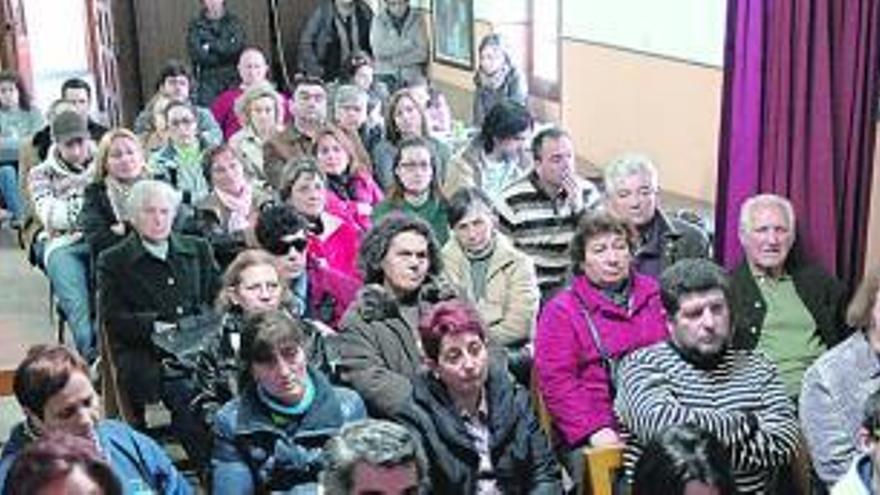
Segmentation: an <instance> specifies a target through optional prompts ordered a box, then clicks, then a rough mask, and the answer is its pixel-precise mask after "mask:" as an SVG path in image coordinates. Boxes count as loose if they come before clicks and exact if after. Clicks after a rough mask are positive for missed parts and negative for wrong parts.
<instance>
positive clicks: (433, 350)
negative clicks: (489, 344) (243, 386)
mask: <svg viewBox="0 0 880 495" xmlns="http://www.w3.org/2000/svg"><path fill="white" fill-rule="evenodd" d="M463 333H472V334H476V335H477V336H478V337H480V340H482V341H483V342H485V341H486V327H485V325H484V324H483V321H482V320H481V319H480V315H479V313H477V309H476V308H475V307H474V305H473V303H471V302H470V301H468V300H466V299H448V300H445V301H441V302H438V303H437V304H435V305H434V306H432V307H431V310H430V311H429V312H428V313H427V314H425V315H424V316H422V318H421V320H420V321H419V335H420V336H421V338H422V350H423V351H425V356H427V357H428V358H429V359H432V360H434V361H436V360H437V358H438V357H439V356H440V344H441V343H442V342H443V338H444V337H446V336H447V335H459V334H463Z"/></svg>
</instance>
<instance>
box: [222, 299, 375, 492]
mask: <svg viewBox="0 0 880 495" xmlns="http://www.w3.org/2000/svg"><path fill="white" fill-rule="evenodd" d="M304 325H305V323H304V322H303V321H302V320H299V319H294V318H291V317H290V316H288V315H287V314H285V313H283V312H279V311H269V312H264V313H261V314H258V315H255V316H254V317H252V318H249V319H248V320H247V321H246V322H245V325H244V328H243V330H244V332H243V334H242V340H241V351H240V360H241V361H240V362H241V385H242V394H241V396H240V397H237V398H235V399H233V400H232V401H230V402H228V403H227V404H226V405H224V406H223V408H222V409H220V411H219V412H218V413H217V417H216V420H215V423H214V452H213V455H212V460H211V462H212V465H213V488H214V490H213V493H215V494H217V495H223V494H227V493H228V494H230V495H233V494H234V495H248V494H253V493H269V492H273V493H274V492H280V491H283V492H285V493H315V491H316V489H317V481H318V473H320V472H321V469H322V468H323V462H322V450H321V449H322V447H323V445H324V443H326V442H327V440H329V439H330V438H332V437H333V436H334V435H335V434H336V433H337V432H338V431H339V429H340V428H341V427H342V426H343V425H345V424H346V423H349V422H351V421H355V420H358V419H362V418H363V417H365V414H364V406H363V402H361V400H360V397H358V396H357V394H356V393H354V392H352V391H351V390H347V389H342V388H336V387H333V386H332V385H331V384H330V381H329V380H328V379H327V377H325V376H324V375H323V374H322V373H321V372H320V371H318V370H316V369H315V368H313V367H312V366H311V365H310V364H309V362H308V360H307V358H306V349H305V346H306V330H305V329H304V328H303V326H304Z"/></svg>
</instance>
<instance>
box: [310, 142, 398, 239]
mask: <svg viewBox="0 0 880 495" xmlns="http://www.w3.org/2000/svg"><path fill="white" fill-rule="evenodd" d="M313 153H314V156H315V159H316V160H317V162H318V167H319V168H320V169H321V171H322V172H324V175H325V176H326V177H327V209H328V210H329V211H330V212H331V213H333V214H335V215H338V216H340V217H342V218H343V219H345V220H346V221H351V222H353V223H354V224H355V225H357V226H358V227H359V228H360V229H361V230H367V229H369V228H370V225H371V222H370V214H371V213H372V212H373V206H375V205H376V203H378V202H379V201H382V198H383V197H384V194H383V193H382V190H381V189H380V188H379V186H378V185H377V184H376V182H375V181H374V180H373V175H372V172H371V171H370V164H369V163H365V162H363V161H362V160H361V158H362V156H361V154H360V153H357V151H356V148H355V145H354V143H353V142H352V140H351V139H350V138H349V137H348V135H347V134H346V133H345V131H343V130H342V129H340V128H339V127H336V126H332V125H331V126H327V127H325V128H323V129H321V130H320V131H318V134H317V135H316V136H315V146H314V149H313Z"/></svg>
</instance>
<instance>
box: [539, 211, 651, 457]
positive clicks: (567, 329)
mask: <svg viewBox="0 0 880 495" xmlns="http://www.w3.org/2000/svg"><path fill="white" fill-rule="evenodd" d="M632 242H633V241H632V232H631V227H629V225H628V224H626V223H624V222H623V221H621V220H618V219H616V218H615V217H612V216H611V215H609V214H607V213H604V212H600V213H588V214H587V215H586V216H584V217H583V218H582V219H581V222H580V224H579V225H578V230H577V232H576V233H575V237H574V239H573V240H572V245H571V264H572V265H571V266H572V271H573V273H574V277H573V279H572V281H571V283H570V284H569V285H568V287H567V288H565V289H563V290H562V291H560V292H559V293H558V294H557V295H556V296H555V297H553V298H552V299H550V301H549V302H547V304H546V305H545V306H544V308H543V310H542V311H541V315H540V317H539V319H538V330H537V335H536V337H535V368H536V369H537V376H538V381H539V386H540V390H541V395H542V396H543V397H544V401H545V403H546V405H547V409H548V411H549V412H550V416H551V417H552V419H553V425H554V427H555V430H556V432H557V433H558V434H559V439H560V441H561V447H562V448H563V450H565V451H569V452H572V453H573V454H574V455H571V456H570V458H569V459H568V461H569V462H570V464H574V463H580V462H581V458H580V457H578V455H579V453H578V449H579V448H580V447H584V446H592V447H597V446H602V445H609V444H617V443H620V434H619V427H618V424H617V422H616V420H615V418H614V411H613V407H612V403H613V398H614V378H615V377H614V368H615V366H616V364H617V362H618V361H619V360H620V359H621V358H622V357H623V356H624V355H625V354H626V353H628V352H631V351H633V350H635V349H638V348H641V347H645V346H647V345H650V344H653V343H655V342H658V341H660V340H663V338H665V337H666V334H667V331H666V319H665V313H664V311H663V306H662V304H661V301H660V288H659V286H658V284H657V282H656V281H655V280H654V279H652V278H650V277H647V276H644V275H640V274H638V273H636V272H635V271H634V270H633V268H632V247H633V244H632ZM573 471H574V470H573ZM574 472H577V471H574Z"/></svg>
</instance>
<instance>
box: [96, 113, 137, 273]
mask: <svg viewBox="0 0 880 495" xmlns="http://www.w3.org/2000/svg"><path fill="white" fill-rule="evenodd" d="M95 165H96V167H97V170H96V175H95V181H94V182H92V183H91V184H89V185H88V186H86V189H85V195H84V198H83V207H82V211H80V216H79V224H80V227H81V228H82V231H83V235H84V236H85V238H86V242H88V243H89V248H90V249H91V251H92V257H93V258H95V259H97V257H98V256H99V255H100V254H101V253H102V252H104V250H106V249H107V248H109V247H112V246H113V245H115V244H116V243H117V242H119V241H120V240H122V239H124V238H125V236H126V235H128V234H129V233H130V232H131V220H132V218H131V212H130V211H129V209H128V206H129V205H128V198H129V196H130V195H131V188H132V187H134V185H135V183H136V182H137V181H139V180H141V179H144V178H147V177H148V175H149V173H148V170H147V162H146V158H145V157H144V150H143V148H141V145H140V142H139V141H138V139H137V136H135V134H134V133H133V132H131V131H129V130H128V129H121V128H117V129H112V130H110V131H108V132H107V133H106V134H104V137H103V138H101V142H100V143H99V144H98V152H97V153H96V156H95Z"/></svg>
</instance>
